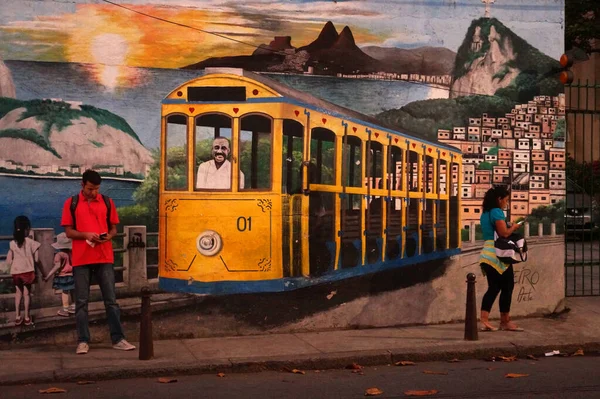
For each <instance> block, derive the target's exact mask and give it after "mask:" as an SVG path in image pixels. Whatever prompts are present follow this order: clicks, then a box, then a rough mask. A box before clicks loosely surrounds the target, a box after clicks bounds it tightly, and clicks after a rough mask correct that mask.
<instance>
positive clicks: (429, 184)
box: [421, 155, 435, 193]
mask: <svg viewBox="0 0 600 399" xmlns="http://www.w3.org/2000/svg"><path fill="white" fill-rule="evenodd" d="M434 165H435V160H434V159H433V158H432V157H430V156H429V155H426V156H425V162H424V163H423V172H422V174H423V177H422V183H423V184H422V185H421V191H423V190H425V192H426V193H432V192H434V191H433V190H434V181H433V168H434Z"/></svg>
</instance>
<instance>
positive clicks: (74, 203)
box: [70, 194, 111, 230]
mask: <svg viewBox="0 0 600 399" xmlns="http://www.w3.org/2000/svg"><path fill="white" fill-rule="evenodd" d="M100 196H101V197H102V199H103V200H104V204H105V205H106V227H107V228H108V229H109V230H110V211H111V205H110V197H107V196H106V195H104V194H100ZM78 203H79V194H77V195H74V196H72V197H71V207H70V209H71V218H72V219H73V228H74V229H75V230H77V220H76V218H75V209H77V204H78Z"/></svg>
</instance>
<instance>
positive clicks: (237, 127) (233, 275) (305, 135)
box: [159, 68, 462, 295]
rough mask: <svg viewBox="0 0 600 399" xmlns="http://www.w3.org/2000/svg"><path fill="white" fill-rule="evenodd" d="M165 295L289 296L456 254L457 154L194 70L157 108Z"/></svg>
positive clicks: (242, 77)
mask: <svg viewBox="0 0 600 399" xmlns="http://www.w3.org/2000/svg"><path fill="white" fill-rule="evenodd" d="M161 157H162V159H161V169H160V200H159V201H160V203H159V213H160V254H159V279H160V280H159V281H160V283H159V284H160V287H161V288H162V289H164V290H166V291H177V292H189V293H198V294H213V295H217V294H234V293H250V292H252V293H255V292H278V291H288V290H295V289H299V288H303V287H308V286H312V285H316V284H322V283H326V282H334V281H339V280H345V279H351V278H354V277H357V276H361V275H365V274H370V273H378V272H381V271H385V270H388V269H394V268H399V267H403V266H406V265H416V266H417V267H418V265H420V264H424V263H426V262H431V261H442V260H444V259H445V258H448V257H450V256H452V255H454V254H457V253H459V252H460V246H461V239H460V224H459V220H460V209H461V208H460V195H459V193H460V192H461V190H460V184H461V181H460V180H461V179H460V178H459V176H461V170H460V168H461V160H462V155H461V153H460V152H459V151H458V150H457V149H455V148H452V147H448V146H444V145H440V144H437V143H431V142H427V141H424V140H421V139H419V138H417V137H413V136H410V135H408V134H404V133H402V132H397V131H394V130H392V129H389V128H386V127H383V126H380V125H379V124H378V122H377V121H376V120H374V119H373V118H371V117H368V116H365V115H362V114H359V113H357V112H355V111H351V110H349V109H346V108H342V107H340V106H337V105H334V104H332V103H329V102H326V101H323V100H320V99H318V98H315V97H313V96H311V95H308V94H307V93H303V92H301V91H298V90H294V89H292V88H290V87H287V86H285V85H284V84H282V83H279V82H276V81H274V80H272V79H269V78H267V77H265V76H263V75H258V74H255V73H250V72H247V71H243V70H240V69H232V68H207V69H206V70H204V71H203V75H202V76H201V77H198V78H196V79H193V80H191V81H189V82H186V83H184V84H182V85H181V86H180V87H178V88H176V89H175V90H173V91H172V92H171V93H170V94H169V95H168V96H167V97H166V98H165V99H164V100H163V101H162V128H161Z"/></svg>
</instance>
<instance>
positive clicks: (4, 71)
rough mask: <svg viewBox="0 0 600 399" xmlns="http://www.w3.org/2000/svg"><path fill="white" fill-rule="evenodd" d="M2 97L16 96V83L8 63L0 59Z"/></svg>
mask: <svg viewBox="0 0 600 399" xmlns="http://www.w3.org/2000/svg"><path fill="white" fill-rule="evenodd" d="M0 97H9V98H15V97H16V90H15V84H14V83H13V80H12V74H11V73H10V69H8V67H7V66H6V64H5V63H4V62H3V61H2V60H1V59H0Z"/></svg>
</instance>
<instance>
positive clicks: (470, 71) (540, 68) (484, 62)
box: [450, 18, 557, 98]
mask: <svg viewBox="0 0 600 399" xmlns="http://www.w3.org/2000/svg"><path fill="white" fill-rule="evenodd" d="M556 64H557V62H556V61H555V60H553V59H551V58H550V57H548V56H546V55H544V54H542V53H541V52H540V51H539V50H537V49H535V48H534V47H532V46H531V45H530V44H529V43H527V42H526V41H525V40H524V39H522V38H521V37H519V36H518V35H517V34H515V33H514V32H512V31H511V30H510V29H508V28H507V27H506V26H504V25H503V24H502V23H501V22H500V21H498V20H497V19H495V18H481V19H479V20H476V21H473V23H472V24H471V26H470V27H469V29H468V31H467V34H466V36H465V40H464V41H463V43H462V45H461V46H460V48H459V49H458V53H457V55H456V61H455V65H454V82H453V84H452V88H451V91H450V96H451V97H453V98H454V97H460V96H467V95H472V94H483V95H494V94H496V92H497V91H498V90H500V89H503V88H506V87H508V86H510V85H511V84H513V83H514V81H515V79H516V78H517V77H518V76H519V75H520V74H521V73H523V72H525V73H527V74H529V75H531V76H533V78H534V79H542V78H543V77H544V76H547V75H548V73H550V72H551V71H552V69H553V68H555V67H556Z"/></svg>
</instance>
